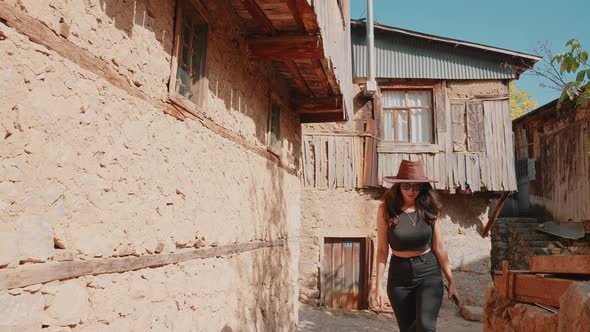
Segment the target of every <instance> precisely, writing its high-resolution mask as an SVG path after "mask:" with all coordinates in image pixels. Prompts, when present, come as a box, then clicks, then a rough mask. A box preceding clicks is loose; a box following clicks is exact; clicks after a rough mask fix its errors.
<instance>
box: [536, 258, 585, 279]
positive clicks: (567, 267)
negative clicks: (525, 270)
mask: <svg viewBox="0 0 590 332" xmlns="http://www.w3.org/2000/svg"><path fill="white" fill-rule="evenodd" d="M529 263H530V269H531V272H535V273H564V274H589V275H590V255H564V256H533V257H531V258H530V260H529Z"/></svg>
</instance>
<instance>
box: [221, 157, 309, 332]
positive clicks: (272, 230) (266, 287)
mask: <svg viewBox="0 0 590 332" xmlns="http://www.w3.org/2000/svg"><path fill="white" fill-rule="evenodd" d="M266 169H267V171H268V173H269V174H271V183H270V187H265V186H261V185H259V184H257V183H255V182H254V181H253V180H254V179H255V178H256V177H255V174H252V175H251V176H250V181H251V182H250V183H249V186H250V204H251V208H252V209H254V211H257V217H256V218H255V220H254V223H255V225H254V226H255V229H256V238H258V239H260V240H265V241H270V240H275V239H276V238H277V236H278V237H281V238H285V237H286V236H287V230H288V225H287V222H288V218H289V217H288V215H287V211H288V208H289V203H291V202H289V197H286V196H285V193H286V192H287V191H286V190H285V188H284V186H285V185H288V183H287V184H285V175H284V174H285V173H284V171H283V170H282V169H279V168H278V167H277V165H276V164H274V163H272V162H270V161H267V164H266ZM252 172H253V173H254V172H255V170H254V169H253V170H252ZM293 183H295V184H297V185H298V183H299V182H298V181H296V180H293ZM239 256H240V254H238V259H236V261H235V264H236V269H235V271H236V273H238V274H239V275H240V277H241V279H243V280H249V283H248V284H245V285H243V287H240V288H238V289H236V291H235V296H236V299H234V300H236V301H237V309H236V312H235V317H236V320H237V321H238V322H239V324H240V326H234V327H233V330H237V331H242V330H256V331H274V330H277V328H278V327H284V326H286V324H288V323H293V326H290V327H289V328H287V330H294V329H295V325H294V324H295V323H296V322H295V317H296V314H295V312H294V311H293V310H294V309H295V307H294V301H296V298H295V285H294V284H293V282H294V281H295V276H294V275H293V273H294V272H293V269H294V267H295V264H294V262H293V260H292V257H293V253H292V252H291V248H289V247H288V245H287V244H285V246H282V247H272V248H264V249H259V250H256V251H253V252H251V253H249V254H244V255H243V256H242V257H251V259H252V261H251V262H248V264H251V265H249V266H244V260H243V259H241V260H240V259H239ZM248 274H251V275H248ZM248 299H252V301H248ZM287 319H289V320H287ZM233 330H232V327H230V326H229V325H226V326H225V327H224V328H223V329H222V330H221V331H224V332H229V331H233Z"/></svg>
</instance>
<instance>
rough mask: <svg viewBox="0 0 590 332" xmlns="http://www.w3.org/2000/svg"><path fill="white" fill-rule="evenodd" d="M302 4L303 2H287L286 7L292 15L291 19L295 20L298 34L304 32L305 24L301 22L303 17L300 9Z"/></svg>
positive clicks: (295, 0)
mask: <svg viewBox="0 0 590 332" xmlns="http://www.w3.org/2000/svg"><path fill="white" fill-rule="evenodd" d="M302 3H303V1H297V0H287V6H288V7H289V10H290V11H291V13H292V14H293V19H294V20H295V23H297V28H298V29H299V31H300V32H306V28H305V23H304V22H303V17H302V13H301V8H300V6H301V5H302Z"/></svg>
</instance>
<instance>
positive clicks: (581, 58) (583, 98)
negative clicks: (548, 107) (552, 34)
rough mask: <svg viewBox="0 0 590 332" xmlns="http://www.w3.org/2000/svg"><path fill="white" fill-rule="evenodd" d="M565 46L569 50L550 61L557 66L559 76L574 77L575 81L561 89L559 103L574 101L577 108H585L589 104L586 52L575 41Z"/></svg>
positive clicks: (589, 73) (589, 65)
mask: <svg viewBox="0 0 590 332" xmlns="http://www.w3.org/2000/svg"><path fill="white" fill-rule="evenodd" d="M565 46H566V47H567V46H569V47H570V50H569V51H568V52H563V53H559V54H557V55H556V56H555V57H553V59H552V60H551V61H552V62H555V63H557V64H558V65H559V73H560V74H561V75H564V73H568V74H571V75H574V76H575V79H574V80H573V81H569V82H567V83H566V84H565V85H564V86H563V87H562V93H561V97H560V98H559V103H561V102H562V101H563V100H565V99H566V98H567V99H569V100H571V101H576V105H577V106H586V105H588V103H589V102H590V84H588V82H589V80H590V62H588V51H585V50H584V49H582V44H580V42H579V41H578V40H577V39H570V40H569V41H568V42H567V43H566V44H565Z"/></svg>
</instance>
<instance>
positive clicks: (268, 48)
mask: <svg viewBox="0 0 590 332" xmlns="http://www.w3.org/2000/svg"><path fill="white" fill-rule="evenodd" d="M246 43H247V44H248V55H249V56H251V57H253V58H256V59H261V60H274V61H294V60H303V59H321V58H323V57H324V51H323V49H322V44H321V39H320V37H319V36H318V35H282V36H272V37H252V38H247V39H246Z"/></svg>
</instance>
